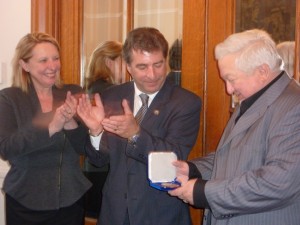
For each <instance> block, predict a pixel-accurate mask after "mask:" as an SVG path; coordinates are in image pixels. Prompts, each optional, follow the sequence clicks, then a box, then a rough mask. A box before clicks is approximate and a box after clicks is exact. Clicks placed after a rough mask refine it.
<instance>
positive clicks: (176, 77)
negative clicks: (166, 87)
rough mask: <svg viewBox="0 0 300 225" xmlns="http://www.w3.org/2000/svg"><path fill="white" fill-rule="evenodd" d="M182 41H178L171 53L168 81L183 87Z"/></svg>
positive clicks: (175, 42) (172, 47)
mask: <svg viewBox="0 0 300 225" xmlns="http://www.w3.org/2000/svg"><path fill="white" fill-rule="evenodd" d="M181 61H182V41H181V40H179V39H176V40H175V41H174V43H173V45H172V46H171V48H170V51H169V67H170V72H169V73H168V76H167V79H168V80H170V81H171V82H173V83H174V84H176V85H179V86H181Z"/></svg>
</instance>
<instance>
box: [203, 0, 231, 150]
mask: <svg viewBox="0 0 300 225" xmlns="http://www.w3.org/2000/svg"><path fill="white" fill-rule="evenodd" d="M207 15H208V16H207V30H206V34H207V52H206V53H207V55H206V57H207V60H206V62H207V70H206V74H207V79H206V86H207V90H206V115H205V122H206V124H205V128H204V129H205V149H204V153H205V154H206V153H208V152H211V151H214V150H215V149H216V147H217V144H218V142H219V140H220V137H221V135H222V132H223V129H224V127H225V125H226V123H227V121H228V119H229V116H230V111H229V110H230V97H229V96H228V95H227V94H226V91H225V85H224V82H223V81H222V80H221V79H220V77H219V71H218V67H217V62H216V60H215V58H214V48H215V46H216V45H217V44H218V43H219V42H221V41H223V40H224V39H225V38H226V37H227V36H228V35H229V34H231V33H233V26H232V24H233V0H226V1H219V0H209V1H208V7H207Z"/></svg>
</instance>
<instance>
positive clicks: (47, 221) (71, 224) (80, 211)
mask: <svg viewBox="0 0 300 225" xmlns="http://www.w3.org/2000/svg"><path fill="white" fill-rule="evenodd" d="M5 200H6V225H41V224H43V225H67V224H68V225H83V224H84V207H83V199H80V200H79V201H77V202H76V203H74V204H73V205H71V206H69V207H65V208H60V209H58V210H45V211H35V210H31V209H28V208H26V207H24V206H23V205H21V204H20V203H19V202H17V201H16V200H15V199H13V198H12V197H11V196H9V195H7V194H6V195H5Z"/></svg>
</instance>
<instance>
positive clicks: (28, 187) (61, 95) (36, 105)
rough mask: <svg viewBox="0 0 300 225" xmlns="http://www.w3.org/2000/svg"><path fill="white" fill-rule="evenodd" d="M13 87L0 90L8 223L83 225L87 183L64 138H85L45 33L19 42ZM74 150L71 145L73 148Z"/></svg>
mask: <svg viewBox="0 0 300 225" xmlns="http://www.w3.org/2000/svg"><path fill="white" fill-rule="evenodd" d="M12 65H13V76H12V78H13V81H12V87H9V88H5V89H3V90H1V91H0V124H1V126H0V156H1V158H2V159H3V160H7V161H8V162H9V164H10V166H11V167H10V170H9V171H8V173H7V175H6V177H5V180H4V184H3V191H4V193H5V211H6V224H7V225H20V224H22V225H35V224H36V225H39V224H43V225H66V224H68V225H83V224H84V207H83V196H84V194H85V192H86V191H87V190H88V189H89V188H90V187H91V183H90V182H89V181H88V180H87V179H86V178H85V176H84V175H83V173H82V171H81V168H80V163H79V153H84V151H83V149H80V148H74V147H72V145H71V143H70V139H69V137H68V134H69V132H70V130H76V131H77V132H78V133H79V134H81V135H84V134H86V132H87V130H86V128H85V127H82V126H81V125H79V123H78V121H77V120H76V118H75V114H76V107H77V99H76V96H75V95H76V94H78V95H79V94H82V88H81V87H80V86H77V85H63V84H62V83H61V80H60V68H61V64H60V48H59V45H58V43H57V41H56V40H55V39H54V38H53V37H51V36H50V35H48V34H45V33H29V34H27V35H25V36H24V37H23V38H22V39H21V40H20V41H19V43H18V45H17V47H16V50H15V56H14V59H13V64H12ZM74 146H76V144H74Z"/></svg>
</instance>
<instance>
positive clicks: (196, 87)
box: [181, 0, 206, 224]
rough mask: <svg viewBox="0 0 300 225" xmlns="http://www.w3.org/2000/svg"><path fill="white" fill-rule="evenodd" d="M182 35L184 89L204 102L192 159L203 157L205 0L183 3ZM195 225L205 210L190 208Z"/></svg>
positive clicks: (189, 0)
mask: <svg viewBox="0 0 300 225" xmlns="http://www.w3.org/2000/svg"><path fill="white" fill-rule="evenodd" d="M184 1H185V2H184V4H183V34H182V77H181V84H182V87H184V88H186V89H188V90H190V91H192V92H194V93H195V94H197V95H198V96H200V97H201V98H202V100H203V104H204V105H203V106H202V107H203V109H202V113H201V121H200V132H199V135H198V139H197V142H196V144H195V147H194V148H193V150H192V152H191V153H190V156H189V157H190V158H196V157H198V156H201V155H202V149H203V147H202V145H203V142H204V141H203V124H204V122H203V115H204V112H205V99H204V96H205V90H204V87H205V85H204V82H205V2H206V1H205V0H188V1H186V0H184ZM190 212H191V217H192V221H193V224H201V221H202V214H203V210H200V209H195V208H192V207H190Z"/></svg>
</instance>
